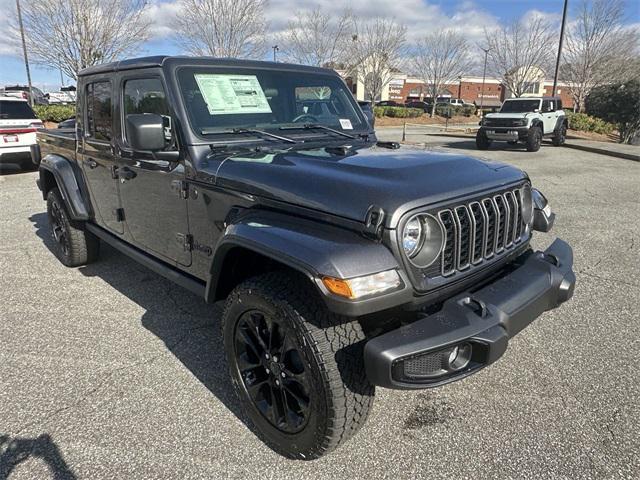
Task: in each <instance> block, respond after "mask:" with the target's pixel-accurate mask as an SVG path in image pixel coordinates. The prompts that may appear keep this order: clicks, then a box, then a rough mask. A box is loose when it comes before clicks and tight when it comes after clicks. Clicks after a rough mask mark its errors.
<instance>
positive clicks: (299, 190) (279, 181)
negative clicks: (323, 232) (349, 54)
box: [211, 146, 526, 228]
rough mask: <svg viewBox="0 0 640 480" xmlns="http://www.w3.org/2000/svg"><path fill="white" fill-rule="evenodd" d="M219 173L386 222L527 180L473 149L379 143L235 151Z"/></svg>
mask: <svg viewBox="0 0 640 480" xmlns="http://www.w3.org/2000/svg"><path fill="white" fill-rule="evenodd" d="M211 173H213V172H211ZM215 175H216V180H215V182H216V185H220V186H225V187H228V188H233V189H236V190H239V191H242V192H245V193H250V194H253V195H257V196H263V197H268V198H271V199H275V200H279V201H283V202H287V203H290V204H293V205H296V206H302V207H307V208H311V209H314V210H319V211H322V212H325V213H328V214H332V215H339V216H341V217H344V218H348V219H351V220H356V221H359V222H363V221H364V219H365V215H366V213H367V210H368V209H369V207H370V206H371V205H376V206H378V207H381V208H382V209H383V210H384V211H385V226H386V227H387V228H395V225H396V224H397V222H398V220H399V218H400V217H401V216H402V215H403V214H404V213H405V212H406V211H408V210H411V209H413V208H417V207H423V206H426V205H429V204H433V203H436V202H441V201H445V200H448V199H454V198H456V197H460V196H464V195H468V194H471V193H474V192H479V191H482V190H487V189H491V188H494V187H495V188H499V187H501V186H503V185H507V184H511V183H513V182H516V181H518V180H522V179H524V178H526V174H524V173H523V172H522V171H521V170H519V169H517V168H514V167H511V166H508V165H505V164H501V163H495V162H488V161H485V160H480V159H477V158H472V157H468V156H466V155H456V154H449V153H441V152H432V151H425V150H417V149H408V148H401V149H399V150H389V149H385V148H380V147H372V146H367V147H364V148H359V149H356V148H352V149H349V150H346V151H344V150H342V151H341V150H338V151H336V150H335V149H329V148H327V149H325V148H321V149H314V150H289V151H279V152H271V153H264V152H257V153H251V154H236V155H232V156H230V157H228V158H226V159H225V160H224V161H223V162H222V163H221V164H220V165H219V167H218V168H217V172H216V174H215Z"/></svg>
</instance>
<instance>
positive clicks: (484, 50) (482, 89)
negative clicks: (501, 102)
mask: <svg viewBox="0 0 640 480" xmlns="http://www.w3.org/2000/svg"><path fill="white" fill-rule="evenodd" d="M478 47H480V45H478ZM480 50H482V51H483V52H484V68H483V69H482V88H481V91H480V116H481V117H484V112H483V111H482V106H483V105H484V81H485V79H486V78H487V57H488V56H489V50H491V49H490V48H483V47H480Z"/></svg>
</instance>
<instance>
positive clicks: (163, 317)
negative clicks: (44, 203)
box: [29, 212, 256, 433]
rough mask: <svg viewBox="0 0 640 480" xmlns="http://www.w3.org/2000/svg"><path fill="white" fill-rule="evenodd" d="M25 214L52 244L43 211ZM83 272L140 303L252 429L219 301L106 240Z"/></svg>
mask: <svg viewBox="0 0 640 480" xmlns="http://www.w3.org/2000/svg"><path fill="white" fill-rule="evenodd" d="M29 220H31V222H32V223H33V224H34V227H35V229H36V235H37V236H38V237H39V238H41V239H42V241H43V242H44V244H45V246H46V247H47V248H48V249H49V250H52V249H53V248H54V241H53V238H52V236H51V233H50V230H49V224H48V220H47V214H46V213H44V212H42V213H37V214H34V215H32V216H31V217H30V218H29ZM78 270H79V271H80V272H81V273H82V274H83V275H86V276H88V277H99V278H100V279H102V280H103V281H105V282H106V283H108V284H109V285H110V286H111V287H113V288H115V289H116V290H117V291H118V292H120V293H121V294H122V295H124V296H125V297H127V298H128V299H130V300H131V301H133V302H135V303H136V304H138V305H139V306H140V307H142V308H143V309H144V314H143V315H142V317H141V318H140V321H141V323H142V326H144V328H146V329H147V330H149V331H150V332H151V333H153V334H154V335H156V336H157V337H158V338H159V339H160V340H162V341H163V342H164V344H165V345H166V348H167V350H169V351H170V352H171V353H172V354H173V355H174V356H175V357H176V358H177V359H178V360H179V361H180V362H181V363H182V364H183V365H184V366H185V367H186V368H187V369H188V370H189V371H190V372H191V373H192V374H193V375H194V376H195V377H196V378H197V379H198V380H199V381H200V382H201V383H202V384H203V385H204V386H205V387H206V388H207V389H208V390H209V391H210V392H211V393H213V394H214V395H215V396H216V397H217V398H218V399H219V400H220V401H221V402H222V403H223V404H224V405H225V407H226V408H227V409H229V410H230V411H231V412H232V413H233V414H234V415H236V417H238V419H240V420H241V421H242V422H243V423H244V424H245V425H246V426H247V427H248V428H249V429H250V430H251V431H252V432H254V433H256V431H255V429H254V427H253V425H252V423H251V422H250V421H249V419H248V417H247V416H246V415H244V413H243V411H242V410H241V409H240V404H239V402H238V400H237V397H236V395H235V392H234V391H233V387H232V385H231V380H230V378H229V374H228V366H227V361H226V358H225V355H224V348H223V345H222V336H221V335H220V319H221V317H222V308H221V305H219V304H215V305H210V304H207V303H206V302H205V301H204V299H202V298H201V297H199V296H197V295H195V294H193V293H191V292H190V291H188V290H185V289H183V288H182V287H180V286H178V285H175V284H174V283H172V282H171V281H169V280H167V279H165V278H164V277H161V276H160V275H157V274H156V273H154V272H152V271H151V270H148V269H147V268H145V267H143V266H142V265H139V264H138V263H136V262H133V261H131V260H130V259H129V258H128V257H126V256H125V255H123V254H121V253H120V252H118V251H117V250H115V249H113V248H112V247H110V246H109V245H107V244H106V243H104V242H102V243H101V245H100V258H99V260H98V261H97V262H95V263H92V264H90V265H86V266H84V267H80V268H79V269H78Z"/></svg>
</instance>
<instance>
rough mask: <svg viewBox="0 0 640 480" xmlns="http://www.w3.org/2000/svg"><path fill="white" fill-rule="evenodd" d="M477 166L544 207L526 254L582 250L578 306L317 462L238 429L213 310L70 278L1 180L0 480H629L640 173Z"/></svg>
mask: <svg viewBox="0 0 640 480" xmlns="http://www.w3.org/2000/svg"><path fill="white" fill-rule="evenodd" d="M438 142H439V144H440V146H441V147H442V148H446V149H448V150H451V151H456V152H458V153H461V152H464V151H465V150H468V151H469V153H472V154H477V153H478V152H477V151H475V150H473V144H472V142H468V141H466V140H460V139H442V138H439V139H438ZM482 156H484V157H487V158H493V159H499V160H503V161H508V162H510V163H513V164H515V165H517V166H519V167H522V168H524V169H526V170H527V171H528V172H529V174H530V175H531V177H532V179H533V182H534V184H535V185H536V186H538V187H539V188H541V189H542V190H543V191H544V192H545V193H546V194H547V196H548V197H549V199H550V201H551V203H552V206H553V208H554V210H555V211H556V212H557V214H558V218H557V221H556V227H555V229H554V231H553V232H552V233H551V234H546V235H542V234H539V235H537V237H536V239H535V241H534V243H535V245H536V246H537V247H539V248H542V247H546V246H547V245H548V244H550V243H551V241H552V240H553V239H554V238H555V235H557V236H559V237H562V238H564V239H566V240H567V241H569V242H570V243H571V244H572V245H573V247H574V252H575V269H576V273H577V275H578V284H577V287H576V292H575V296H574V298H573V300H572V301H570V302H569V303H567V304H565V305H563V306H562V307H561V308H559V309H557V310H554V311H552V312H548V313H546V314H544V315H543V316H542V317H541V318H540V319H539V320H538V321H536V322H535V323H534V324H533V325H531V326H530V327H529V328H528V329H526V330H525V331H524V332H522V333H521V334H520V335H519V336H518V337H516V338H515V339H514V340H513V341H512V342H511V344H510V348H509V349H508V351H507V353H506V354H505V356H504V357H503V358H502V359H501V360H500V361H499V362H497V363H496V364H494V365H493V366H492V367H490V368H488V369H485V370H483V371H482V372H480V373H479V374H477V375H475V376H472V377H470V378H468V379H465V380H463V381H461V382H458V383H454V384H452V385H448V386H445V387H442V388H440V389H436V390H432V391H423V392H409V393H407V392H398V391H391V390H384V389H378V391H377V398H376V402H375V406H374V409H373V412H372V415H371V416H370V418H369V422H368V423H367V425H366V426H365V427H364V429H363V430H362V431H361V432H360V433H359V434H358V435H357V436H356V437H355V438H353V439H352V440H351V441H350V442H349V443H347V444H346V445H344V446H343V448H341V449H340V450H338V451H337V452H335V453H333V454H331V455H329V456H327V457H325V458H323V459H320V460H317V461H313V462H302V461H290V460H286V459H284V458H282V457H280V456H278V455H276V454H275V453H273V452H272V451H271V450H270V449H269V448H267V447H266V446H265V445H264V444H262V443H261V442H260V441H259V440H258V439H257V438H256V437H255V436H254V435H253V433H251V431H250V430H249V428H248V427H247V426H246V425H245V423H244V417H243V416H242V414H241V413H240V412H239V411H238V408H237V403H236V401H235V398H234V396H233V392H232V391H231V389H230V386H229V382H228V380H227V373H226V366H225V362H224V360H223V355H222V352H221V342H220V338H219V335H218V324H219V317H220V308H219V306H209V305H206V304H204V302H203V301H202V300H200V299H198V298H197V297H195V296H193V295H192V294H190V293H188V292H186V291H184V290H182V289H181V288H180V287H176V286H173V285H171V284H169V283H168V282H167V281H165V280H163V279H162V278H160V277H158V276H157V275H155V274H153V273H151V272H150V271H147V270H145V269H144V268H143V267H141V266H138V265H136V264H134V263H133V262H131V261H129V260H128V259H127V258H125V257H123V256H122V255H121V254H119V253H117V252H116V251H114V250H112V249H110V248H108V247H105V248H103V251H102V256H101V259H100V261H99V262H97V263H95V264H93V265H90V266H87V267H84V268H79V269H67V268H65V267H63V266H62V265H61V264H60V263H59V262H58V261H57V260H56V259H55V257H54V256H53V255H52V254H51V252H50V251H49V247H50V243H51V241H50V240H49V237H48V235H49V234H48V230H47V227H46V216H45V213H44V212H45V204H44V202H43V201H42V199H41V197H40V196H39V192H38V191H37V188H36V186H35V184H34V182H35V179H36V174H35V173H33V172H31V173H18V174H11V175H4V176H0V258H1V263H0V317H1V321H0V479H4V478H6V477H7V476H8V477H9V478H10V479H11V480H14V479H21V478H29V479H30V478H58V479H62V478H209V479H212V478H269V479H271V478H274V479H282V478H292V479H302V478H331V479H332V480H336V479H342V478H347V479H355V478H394V479H397V478H401V479H405V478H406V479H413V478H473V479H482V478H527V479H529V478H571V479H576V478H638V476H639V475H640V453H639V445H640V441H639V436H638V430H639V428H640V411H639V402H640V400H639V399H640V375H639V373H638V365H639V362H638V359H637V354H638V353H637V352H638V351H639V347H640V345H639V341H638V339H639V338H640V316H639V315H640V314H639V313H638V305H639V303H640V302H639V300H640V268H639V266H638V263H639V260H640V255H639V254H638V252H639V251H640V235H639V232H640V214H639V213H638V212H639V211H640V209H639V207H640V205H639V201H640V164H637V163H635V162H630V161H625V160H620V159H614V158H610V157H606V156H600V155H596V154H590V153H582V152H577V151H574V150H568V149H562V148H554V147H551V146H547V145H545V146H543V148H542V149H541V151H540V152H538V153H533V154H532V153H527V152H524V151H523V150H522V149H515V148H508V149H507V148H505V149H503V150H496V149H492V150H490V151H488V152H482Z"/></svg>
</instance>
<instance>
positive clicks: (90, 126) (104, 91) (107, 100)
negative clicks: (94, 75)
mask: <svg viewBox="0 0 640 480" xmlns="http://www.w3.org/2000/svg"><path fill="white" fill-rule="evenodd" d="M86 100H87V132H86V133H87V136H89V137H91V138H95V139H96V140H102V141H105V142H110V141H111V138H112V137H113V130H112V128H113V122H112V120H113V118H112V115H111V83H110V82H95V83H90V84H89V85H87V95H86Z"/></svg>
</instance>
